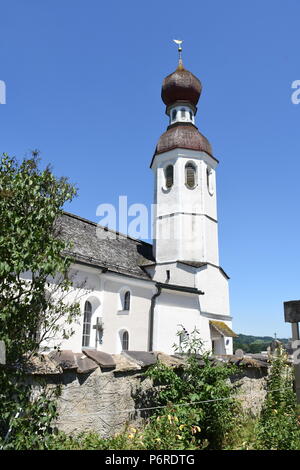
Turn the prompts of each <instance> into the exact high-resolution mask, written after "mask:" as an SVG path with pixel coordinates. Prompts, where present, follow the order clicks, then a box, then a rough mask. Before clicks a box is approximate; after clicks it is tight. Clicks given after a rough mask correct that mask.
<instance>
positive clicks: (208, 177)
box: [206, 167, 214, 196]
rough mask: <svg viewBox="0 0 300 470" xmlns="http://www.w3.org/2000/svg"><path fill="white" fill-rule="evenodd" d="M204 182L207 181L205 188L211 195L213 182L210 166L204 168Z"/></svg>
mask: <svg viewBox="0 0 300 470" xmlns="http://www.w3.org/2000/svg"><path fill="white" fill-rule="evenodd" d="M206 183H207V190H208V192H209V194H210V195H211V196H212V195H213V193H214V188H213V182H212V170H211V168H209V167H207V168H206Z"/></svg>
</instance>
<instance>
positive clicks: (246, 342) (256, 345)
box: [233, 333, 288, 354]
mask: <svg viewBox="0 0 300 470" xmlns="http://www.w3.org/2000/svg"><path fill="white" fill-rule="evenodd" d="M277 339H278V340H279V341H281V342H282V343H284V344H285V343H287V342H288V339H287V338H277ZM273 340H274V338H273V337H272V336H251V335H243V334H241V333H239V335H238V337H237V338H233V351H235V350H236V349H242V350H243V351H244V352H247V353H253V354H255V353H259V352H261V351H266V349H267V347H268V346H269V345H270V343H271V342H272V341H273Z"/></svg>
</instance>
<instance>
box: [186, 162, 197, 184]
mask: <svg viewBox="0 0 300 470" xmlns="http://www.w3.org/2000/svg"><path fill="white" fill-rule="evenodd" d="M185 184H186V186H187V187H188V188H190V189H193V188H194V187H195V186H196V168H195V166H194V165H193V163H191V162H188V163H187V164H186V165H185Z"/></svg>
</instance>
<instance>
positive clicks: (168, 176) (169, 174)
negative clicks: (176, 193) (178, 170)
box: [165, 165, 174, 188]
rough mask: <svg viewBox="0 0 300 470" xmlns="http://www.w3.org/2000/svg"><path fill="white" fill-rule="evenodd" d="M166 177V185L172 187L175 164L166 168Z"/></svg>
mask: <svg viewBox="0 0 300 470" xmlns="http://www.w3.org/2000/svg"><path fill="white" fill-rule="evenodd" d="M165 177H166V187H167V188H171V187H172V186H173V182H174V168H173V165H168V166H167V168H166V169H165Z"/></svg>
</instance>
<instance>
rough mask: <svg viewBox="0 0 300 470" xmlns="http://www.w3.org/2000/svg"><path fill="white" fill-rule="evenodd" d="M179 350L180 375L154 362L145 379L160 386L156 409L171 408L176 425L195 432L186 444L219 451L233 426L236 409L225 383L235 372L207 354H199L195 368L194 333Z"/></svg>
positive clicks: (197, 340) (231, 391) (198, 348)
mask: <svg viewBox="0 0 300 470" xmlns="http://www.w3.org/2000/svg"><path fill="white" fill-rule="evenodd" d="M181 347H182V350H183V353H185V355H186V363H185V366H184V368H183V370H182V371H181V372H179V373H178V372H176V371H175V370H174V369H172V368H170V367H167V366H166V365H164V364H162V363H160V362H158V363H157V364H156V365H154V366H153V367H152V368H150V369H149V370H148V371H147V372H146V375H148V376H149V377H151V378H152V379H153V380H154V383H155V384H156V385H160V390H159V392H158V394H157V397H156V398H157V403H158V405H169V406H172V405H173V407H174V416H176V417H177V418H178V422H181V423H182V424H187V423H189V425H192V426H196V427H197V429H198V428H199V431H197V433H195V435H193V436H192V438H190V439H189V440H188V443H190V444H191V445H194V444H195V443H196V445H197V446H198V447H200V448H202V447H203V446H206V447H207V448H209V449H220V448H221V447H222V445H223V443H224V441H225V439H226V436H227V435H228V433H230V431H231V430H232V428H233V426H234V423H235V418H236V415H237V412H238V409H239V408H238V403H237V401H236V400H235V397H234V389H233V387H232V386H231V384H230V381H229V377H230V376H231V375H233V374H234V373H235V372H236V368H235V367H234V366H228V365H227V364H214V363H213V361H212V360H211V359H210V357H209V353H207V352H204V353H202V354H201V364H199V355H198V353H199V352H201V351H202V347H203V345H202V342H201V340H200V337H199V332H198V331H197V330H194V331H193V332H192V333H191V335H190V336H189V337H186V339H185V341H184V343H183V344H182V345H181ZM187 404H188V406H187ZM160 415H161V413H158V416H160ZM191 416H193V422H192V423H191V422H190V419H191Z"/></svg>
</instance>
